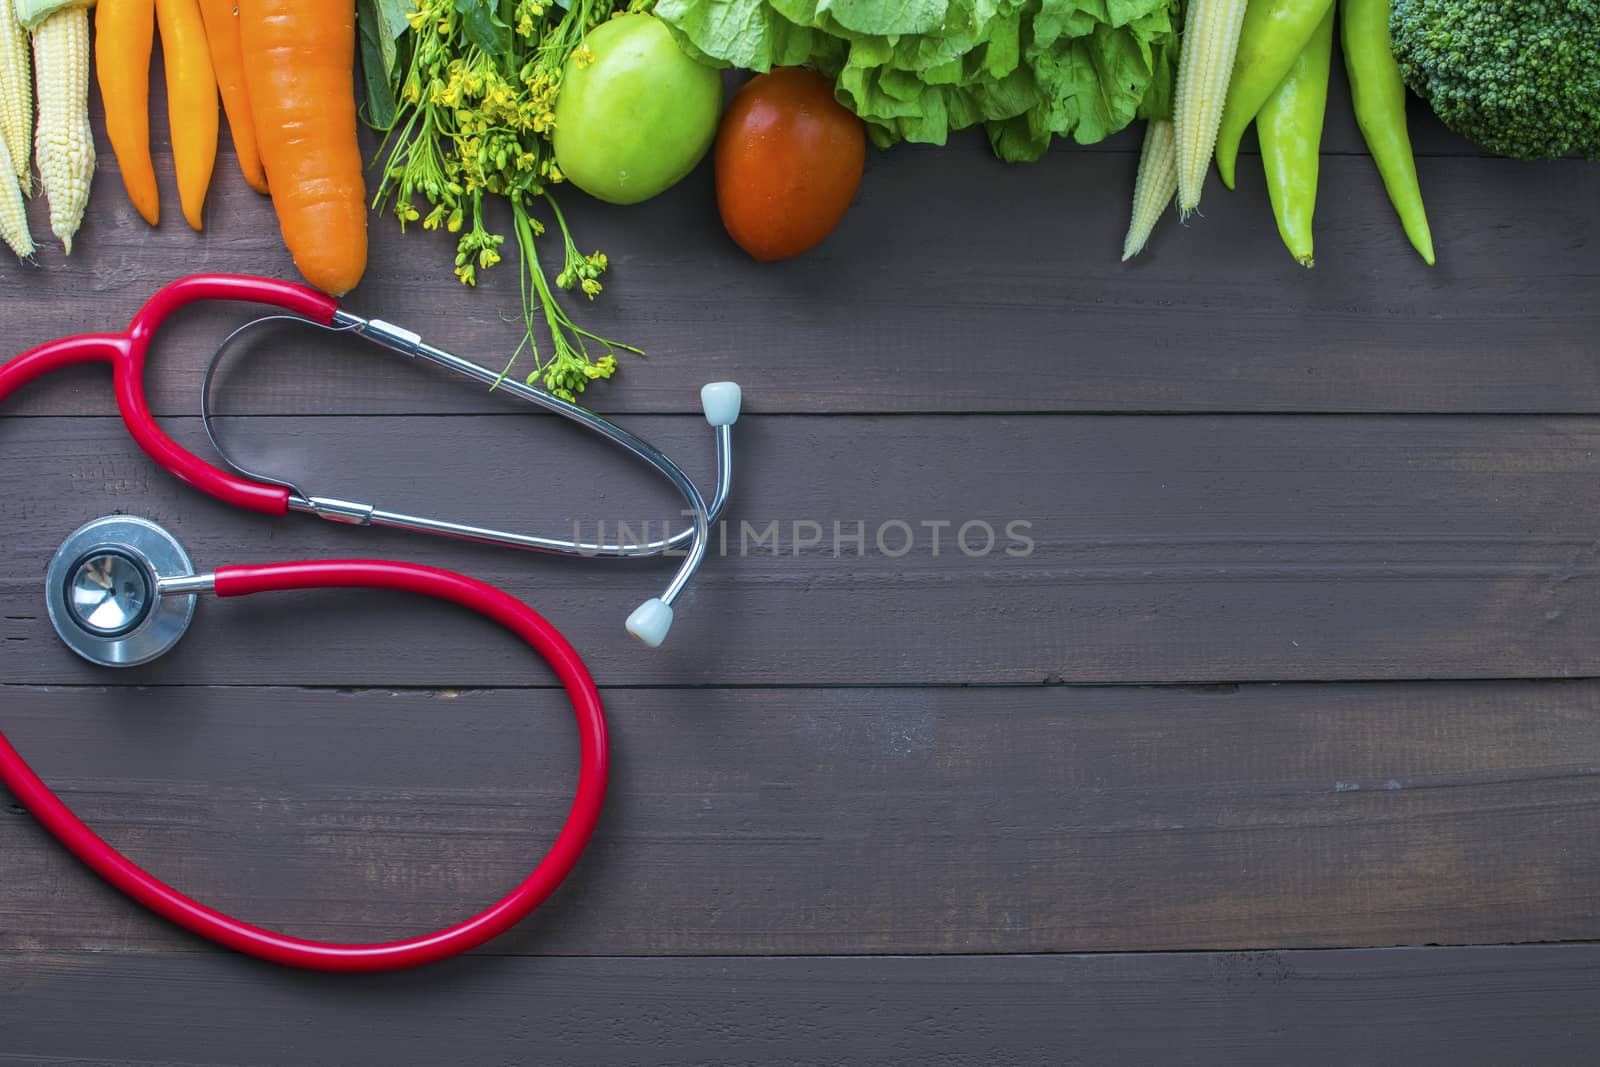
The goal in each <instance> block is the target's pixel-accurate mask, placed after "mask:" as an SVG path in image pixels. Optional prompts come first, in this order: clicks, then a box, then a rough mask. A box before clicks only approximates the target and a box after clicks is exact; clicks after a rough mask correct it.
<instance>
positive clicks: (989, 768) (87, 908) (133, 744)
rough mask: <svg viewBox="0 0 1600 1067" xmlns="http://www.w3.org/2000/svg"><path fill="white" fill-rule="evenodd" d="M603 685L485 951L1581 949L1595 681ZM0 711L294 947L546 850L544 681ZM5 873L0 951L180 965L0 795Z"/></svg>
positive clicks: (430, 922) (226, 691) (1595, 774)
mask: <svg viewBox="0 0 1600 1067" xmlns="http://www.w3.org/2000/svg"><path fill="white" fill-rule="evenodd" d="M606 701H607V706H608V708H609V713H610V717H611V721H612V725H613V728H614V733H615V741H616V764H615V776H614V779H613V785H612V789H611V791H610V794H609V798H608V803H607V809H606V812H605V814H604V817H603V819H602V822H601V826H600V830H599V832H598V835H597V837H596V839H595V841H594V843H593V845H592V846H591V848H590V851H589V852H588V854H587V855H586V856H585V858H584V860H583V862H582V864H581V865H580V867H579V869H578V871H577V872H576V873H575V874H574V876H573V877H572V879H571V880H569V882H568V884H567V885H566V886H564V887H563V889H562V890H561V891H560V893H559V894H558V895H557V896H556V897H555V898H554V899H553V901H552V902H551V903H550V904H548V905H547V906H546V907H545V908H544V909H543V910H541V911H540V912H539V913H537V914H536V915H535V916H533V917H532V918H531V919H529V920H528V921H527V922H525V923H524V924H523V925H522V926H520V927H519V928H518V929H517V930H515V931H513V932H512V933H511V934H509V935H507V936H505V937H503V938H501V939H499V940H497V941H496V942H494V943H493V944H491V945H490V946H488V947H487V949H486V951H487V952H489V953H490V954H495V955H506V954H510V955H625V956H656V955H704V954H729V955H763V954H772V953H780V954H787V953H798V954H834V953H839V954H845V953H990V952H1023V953H1026V952H1061V951H1084V950H1094V951H1121V950H1139V951H1148V950H1169V949H1216V948H1261V947H1285V946H1289V947H1327V946H1348V945H1360V946H1388V945H1426V944H1474V943H1494V942H1505V941H1524V940H1569V939H1584V940H1589V939H1595V938H1600V897H1597V891H1596V888H1595V887H1596V885H1597V884H1600V855H1597V853H1596V851H1595V849H1594V848H1593V847H1592V842H1593V840H1594V839H1595V835H1596V833H1597V832H1600V682H1569V683H1540V684H1520V683H1494V684H1461V683H1452V684H1438V685H1359V686H1349V685H1345V686H1340V685H1315V686H1247V687H1243V688H1241V689H1237V690H1233V689H1228V688H1222V689H1175V688H1159V689H1140V688H1129V687H1109V688H1041V687H1026V688H983V689H961V688H933V689H888V690H882V689H843V690H821V691H819V690H722V689H696V690H674V689H667V690H654V689H646V690H608V691H607V692H606ZM0 702H3V706H4V709H5V710H4V715H3V724H0V728H3V729H4V730H5V732H6V735H7V736H8V738H9V739H10V740H11V741H12V742H13V744H15V745H16V746H17V747H18V749H19V750H20V751H22V752H23V753H25V754H26V756H27V757H28V758H29V759H31V760H32V761H33V762H34V764H35V766H36V767H37V769H38V770H39V772H40V773H41V774H42V775H43V776H44V777H45V779H46V780H47V781H49V782H50V783H52V784H53V785H54V786H55V787H57V788H59V789H60V790H62V792H63V795H64V796H65V798H66V799H67V800H68V802H69V803H70V804H71V805H72V806H73V807H74V808H75V809H76V810H77V811H78V812H79V813H80V815H81V816H82V817H83V818H84V819H85V820H86V821H87V822H88V823H90V824H91V825H92V826H94V827H96V828H97V829H98V831H99V832H100V833H102V834H103V835H104V836H106V837H107V838H108V840H110V841H111V842H112V843H113V844H115V845H116V846H117V847H119V848H122V849H125V850H127V851H128V852H129V854H130V855H132V856H133V857H134V858H135V859H136V860H137V861H139V862H142V863H144V864H146V865H148V866H149V868H150V869H151V870H152V871H153V872H154V873H156V874H157V875H158V876H160V877H165V878H168V879H171V880H173V881H175V882H176V883H177V884H178V885H179V886H180V887H182V888H183V889H184V890H185V891H187V892H190V893H192V894H194V895H195V896H196V897H197V898H199V899H201V900H202V901H205V902H207V903H209V904H212V905H213V906H217V907H221V908H223V909H224V910H229V911H234V912H236V913H238V914H240V915H241V916H242V917H244V918H246V919H249V920H251V921H255V922H260V923H264V924H266V925H267V926H269V927H272V928H275V929H283V930H286V931H288V932H291V933H294V934H298V935H302V936H308V937H316V938H328V939H335V940H373V939H388V938H390V937H394V936H400V935H412V934H420V933H423V932H426V931H427V930H430V929H433V928H436V927H438V926H442V925H446V924H448V923H450V922H453V921H455V920H458V919H460V918H462V917H464V916H465V915H467V914H469V913H470V912H471V911H473V910H476V909H477V908H481V907H483V906H486V905H487V904H488V903H489V902H490V901H492V900H494V899H496V898H498V897H499V896H500V895H501V894H503V893H504V892H506V891H507V890H509V889H510V888H511V886H513V885H514V884H516V882H517V881H519V880H520V879H521V878H522V877H523V876H524V875H525V873H526V871H527V870H528V869H530V868H531V866H532V864H533V862H534V861H535V859H536V857H537V856H538V855H539V854H541V853H542V851H543V850H544V849H545V848H546V847H547V846H548V843H549V841H550V840H552V839H553V837H554V834H555V832H556V830H557V828H558V827H559V824H560V821H561V819H562V818H563V816H564V814H565V810H566V807H567V805H568V803H569V802H570V793H571V789H572V787H573V783H574V780H575V774H576V762H577V758H576V751H575V750H576V742H575V738H574V736H573V735H574V731H573V729H572V726H571V724H570V719H569V715H570V712H569V711H568V710H567V708H566V705H565V703H564V702H563V700H562V699H561V698H560V696H559V695H558V694H556V693H554V692H551V691H547V690H539V691H507V690H488V691H466V692H438V691H398V692H384V691H363V692H341V691H336V690H327V689H294V688H278V689H249V688H237V687H234V688H214V689H213V688H204V687H182V688H173V689H168V688H153V689H130V688H126V687H118V688H115V689H109V690H104V689H97V690H63V689H34V688H27V687H6V688H4V689H3V690H0ZM0 795H3V794H0ZM0 855H3V856H4V857H5V872H6V876H5V879H4V881H3V883H0V949H5V950H41V951H54V950H59V949H94V950H99V951H116V952H122V951H132V950H192V949H195V948H197V947H198V942H196V941H194V940H193V939H192V938H190V937H188V936H187V935H183V934H181V933H179V932H178V931H176V930H175V929H173V928H170V927H168V926H167V925H166V924H164V923H162V922H161V921H159V920H157V919H155V918H154V917H153V916H150V915H148V914H146V913H145V912H144V911H143V910H142V909H140V908H139V907H137V906H136V905H134V904H132V903H131V902H128V901H126V900H124V899H123V898H122V897H120V896H118V895H117V894H115V893H114V892H113V891H112V890H111V889H110V888H108V887H105V886H103V885H102V884H101V883H100V882H99V881H98V880H97V879H96V878H95V877H94V876H93V875H92V874H90V873H89V872H87V871H86V870H85V869H83V868H81V867H80V866H79V865H78V863H77V861H76V860H74V859H72V858H71V857H70V856H68V855H67V854H66V853H65V852H64V851H62V850H61V849H60V848H59V847H57V846H56V845H55V843H54V842H53V841H51V840H50V839H49V838H48V837H47V836H46V835H45V834H44V833H43V831H42V830H40V829H39V827H38V826H37V825H36V824H35V823H34V821H33V819H32V818H31V817H30V816H27V815H26V814H23V813H20V812H17V811H15V810H13V811H11V812H6V810H5V809H4V807H0ZM0 1030H3V1027H0Z"/></svg>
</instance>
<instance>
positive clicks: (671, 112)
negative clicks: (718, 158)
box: [551, 14, 722, 204]
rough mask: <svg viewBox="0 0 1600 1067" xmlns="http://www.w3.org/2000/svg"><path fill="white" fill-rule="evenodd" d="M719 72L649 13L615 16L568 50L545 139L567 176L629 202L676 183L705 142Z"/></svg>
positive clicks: (711, 129) (713, 117)
mask: <svg viewBox="0 0 1600 1067" xmlns="http://www.w3.org/2000/svg"><path fill="white" fill-rule="evenodd" d="M721 111H722V79H721V77H719V76H718V75H717V72H716V71H715V70H712V69H711V68H710V67H708V66H706V65H705V64H704V63H701V62H698V61H697V60H694V59H691V58H689V57H688V56H687V55H685V54H684V52H683V49H681V48H679V47H678V45H677V43H676V42H675V41H673V39H672V34H671V32H670V31H669V30H668V29H667V27H666V26H665V25H664V24H663V23H662V22H661V20H660V19H657V18H656V17H655V16H654V15H644V14H631V15H620V16H618V17H617V18H614V19H612V20H611V21H609V22H606V23H604V24H602V25H600V26H596V27H595V28H594V30H593V31H592V32H591V33H590V34H589V35H588V37H587V38H585V40H584V42H583V44H582V45H580V46H579V47H577V48H575V49H573V50H572V55H571V56H570V57H568V59H567V62H566V66H565V68H564V69H563V71H562V76H561V95H560V96H559V97H557V99H556V109H555V117H556V122H555V132H554V134H553V135H552V136H551V144H552V146H553V147H554V149H555V154H556V165H557V166H559V167H560V168H561V173H562V174H563V175H565V176H566V179H567V181H569V182H571V183H572V184H573V185H576V186H577V187H578V188H580V189H582V190H583V191H584V192H586V193H588V194H589V195H590V196H594V197H598V198H599V199H601V200H606V201H609V202H611V203H613V204H637V203H638V202H639V201H641V200H648V199H650V198H651V197H652V196H656V195H658V194H660V193H663V192H665V191H666V190H667V189H669V188H671V187H672V186H674V185H676V184H677V183H678V182H680V181H682V180H683V179H684V177H686V176H687V175H688V173H689V172H690V171H691V170H693V169H694V168H695V164H697V163H699V162H700V160H701V159H703V158H704V157H705V154H706V151H707V150H708V149H710V147H711V142H712V140H713V139H714V138H715V137H716V136H717V116H718V115H719V114H720V113H721Z"/></svg>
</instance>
